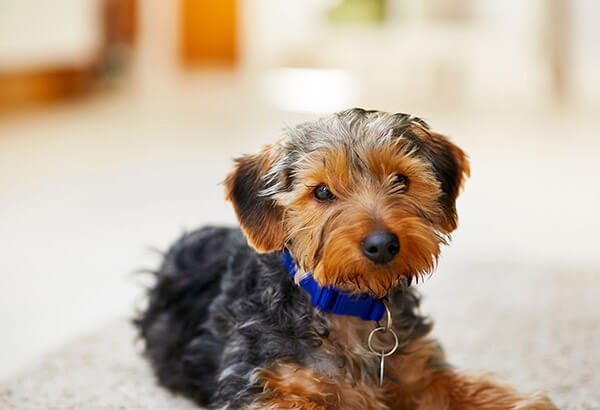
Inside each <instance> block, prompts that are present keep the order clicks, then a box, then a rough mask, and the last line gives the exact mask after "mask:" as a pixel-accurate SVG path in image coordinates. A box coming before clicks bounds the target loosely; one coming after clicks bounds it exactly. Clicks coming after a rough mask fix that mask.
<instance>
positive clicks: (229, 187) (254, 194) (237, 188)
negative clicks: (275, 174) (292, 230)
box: [225, 145, 285, 252]
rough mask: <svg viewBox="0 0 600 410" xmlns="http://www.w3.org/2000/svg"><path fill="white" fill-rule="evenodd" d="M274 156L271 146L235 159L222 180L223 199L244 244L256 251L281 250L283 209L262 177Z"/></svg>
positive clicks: (274, 150)
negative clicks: (245, 239) (227, 205)
mask: <svg viewBox="0 0 600 410" xmlns="http://www.w3.org/2000/svg"><path fill="white" fill-rule="evenodd" d="M277 156H278V153H277V150H276V148H275V147H274V146H272V145H269V146H265V147H264V148H263V149H261V150H260V151H259V152H257V153H256V154H250V155H244V156H243V157H240V158H238V159H236V161H235V162H236V164H235V167H234V169H233V171H231V172H230V173H229V175H227V178H226V179H225V193H226V199H227V200H229V201H231V203H232V204H233V208H234V210H235V213H236V215H237V217H238V220H239V222H240V226H241V227H242V230H243V231H244V233H245V234H246V237H247V239H248V243H249V244H250V245H251V246H252V247H253V248H255V249H256V250H257V251H259V252H270V251H273V250H276V249H281V248H282V247H283V244H284V241H285V231H284V227H283V209H282V208H281V206H279V205H277V203H276V202H275V200H274V199H273V196H272V194H266V195H265V194H263V192H262V191H263V190H264V189H265V188H267V184H266V181H265V179H264V178H263V177H264V176H265V175H266V174H267V172H268V171H269V170H270V169H271V167H272V166H273V164H274V162H275V160H276V158H277Z"/></svg>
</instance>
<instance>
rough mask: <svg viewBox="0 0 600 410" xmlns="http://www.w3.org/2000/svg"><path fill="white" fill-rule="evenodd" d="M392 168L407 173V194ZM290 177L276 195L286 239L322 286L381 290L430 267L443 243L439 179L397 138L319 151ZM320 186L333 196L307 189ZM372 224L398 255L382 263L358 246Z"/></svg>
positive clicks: (428, 269) (300, 262)
mask: <svg viewBox="0 0 600 410" xmlns="http://www.w3.org/2000/svg"><path fill="white" fill-rule="evenodd" d="M397 174H403V175H405V176H406V177H408V180H409V183H408V189H407V190H406V191H405V192H397V187H396V186H394V185H393V183H392V181H393V179H394V177H395V176H396V175H397ZM295 177H296V183H295V185H294V187H293V190H292V191H291V192H284V193H280V194H277V195H276V196H275V198H276V200H277V202H278V204H279V205H280V206H281V207H282V208H283V209H284V223H285V226H286V229H285V230H286V232H287V237H286V245H287V246H288V248H289V249H290V251H291V252H292V254H293V255H294V256H295V258H296V261H297V263H298V264H299V266H300V267H301V268H303V269H304V270H306V271H312V272H313V275H314V277H315V279H316V280H317V281H318V282H319V283H320V284H322V285H323V284H329V285H335V286H338V287H341V288H344V289H347V290H350V291H357V292H365V291H366V292H371V293H372V294H375V295H378V296H383V295H385V294H386V293H388V291H389V290H390V289H391V288H393V287H395V286H397V285H398V283H399V281H400V280H401V279H402V278H405V279H407V280H410V279H411V278H412V277H415V276H416V277H418V276H419V275H422V274H426V273H429V272H431V271H432V270H433V268H434V267H435V264H436V261H437V258H438V255H439V251H440V244H441V243H444V242H445V239H444V236H443V234H444V230H443V227H442V226H441V223H442V221H443V215H442V214H443V212H442V209H441V208H440V205H439V201H438V197H439V196H440V195H441V191H440V184H439V182H438V181H437V179H436V178H435V176H434V174H433V171H432V170H431V168H430V166H429V165H428V164H427V163H426V162H425V161H423V160H422V159H420V158H419V157H418V156H417V155H415V153H414V152H412V151H411V150H410V149H408V148H406V147H405V146H403V145H402V141H401V140H395V141H390V142H388V143H387V144H384V145H372V144H371V145H360V144H357V145H356V146H354V147H351V148H350V147H347V146H344V145H343V144H342V143H340V144H338V145H337V146H332V147H329V148H327V149H322V150H319V151H316V152H314V153H313V154H312V155H309V156H307V157H306V158H304V159H303V160H302V161H301V164H300V166H299V169H297V171H296V174H295ZM319 184H326V185H327V186H328V187H329V189H330V190H331V191H332V192H333V194H334V195H335V196H336V199H334V200H333V201H330V202H326V203H321V202H318V201H316V200H315V199H314V198H313V194H312V192H313V190H314V188H315V187H316V186H318V185H319ZM375 228H383V229H387V230H389V231H391V232H393V233H394V234H396V235H397V237H398V240H399V242H400V252H399V254H398V255H397V256H396V257H395V258H394V260H392V262H390V263H388V264H386V265H377V264H375V263H373V262H371V261H370V260H369V259H367V258H366V257H365V255H364V254H363V253H362V251H361V249H360V242H361V241H362V240H363V238H365V237H366V236H367V235H368V234H369V233H370V232H371V231H372V230H374V229H375Z"/></svg>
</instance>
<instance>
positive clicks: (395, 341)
mask: <svg viewBox="0 0 600 410" xmlns="http://www.w3.org/2000/svg"><path fill="white" fill-rule="evenodd" d="M388 331H389V332H391V333H392V336H394V346H393V347H392V348H391V349H390V350H389V351H388V352H387V353H383V357H388V356H389V355H392V354H394V352H395V351H396V350H397V349H398V345H399V344H400V343H399V342H398V335H397V334H396V332H394V329H392V328H389V329H387V330H386V328H385V327H383V326H380V327H377V328H375V329H373V330H371V333H369V339H368V341H367V346H369V350H370V351H371V352H372V353H375V354H376V355H377V356H379V355H381V351H379V352H378V351H377V350H375V348H374V347H373V336H374V335H375V333H377V332H383V333H386V332H388Z"/></svg>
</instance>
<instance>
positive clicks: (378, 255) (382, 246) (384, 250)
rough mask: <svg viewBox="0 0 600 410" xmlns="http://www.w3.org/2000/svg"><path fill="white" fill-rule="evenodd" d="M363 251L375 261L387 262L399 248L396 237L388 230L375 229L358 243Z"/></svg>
mask: <svg viewBox="0 0 600 410" xmlns="http://www.w3.org/2000/svg"><path fill="white" fill-rule="evenodd" d="M360 247H361V248H362V251H363V253H364V254H365V256H366V257H367V258H369V259H371V260H372V261H373V262H375V263H388V262H389V261H391V260H392V259H394V256H396V254H397V253H398V251H399V250H400V244H399V243H398V237H397V236H396V235H394V234H393V233H391V232H389V231H384V230H381V229H377V230H375V231H373V232H371V233H370V234H369V235H368V236H367V237H366V238H365V239H363V240H362V241H361V243H360Z"/></svg>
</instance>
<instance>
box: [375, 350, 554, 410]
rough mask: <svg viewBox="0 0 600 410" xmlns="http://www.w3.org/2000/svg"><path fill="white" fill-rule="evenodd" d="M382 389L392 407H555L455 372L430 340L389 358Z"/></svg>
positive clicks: (499, 409)
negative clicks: (386, 376)
mask: <svg viewBox="0 0 600 410" xmlns="http://www.w3.org/2000/svg"><path fill="white" fill-rule="evenodd" d="M389 362H390V373H391V374H390V376H391V377H390V379H393V382H392V381H390V382H388V383H386V385H385V390H386V393H387V396H388V397H389V400H390V407H391V408H394V409H415V410H417V409H418V410H425V409H439V410H442V409H461V410H471V409H473V410H474V409H489V410H492V409H493V410H514V409H530V410H545V409H556V407H555V406H554V405H553V404H552V402H551V401H550V399H548V398H547V397H545V396H543V395H541V394H538V393H533V394H523V393H520V392H518V391H517V390H515V389H514V388H512V387H511V386H508V385H506V384H503V383H501V382H498V381H496V380H494V379H493V378H492V377H489V376H487V375H482V374H476V373H469V372H464V371H458V370H456V369H453V368H451V367H450V366H449V365H447V364H446V362H445V360H444V353H443V351H442V350H441V348H440V347H439V345H438V344H437V343H436V342H435V341H433V340H431V339H420V340H417V341H416V342H414V343H412V344H411V345H410V346H408V347H407V348H406V350H405V354H403V355H398V356H396V357H394V358H393V359H391V360H390V361H389Z"/></svg>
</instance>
